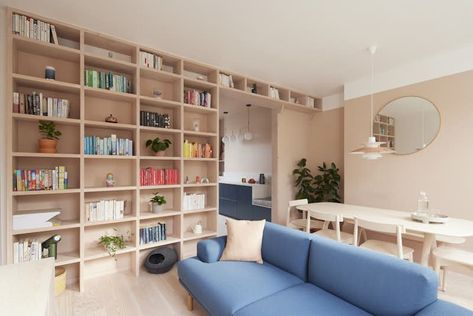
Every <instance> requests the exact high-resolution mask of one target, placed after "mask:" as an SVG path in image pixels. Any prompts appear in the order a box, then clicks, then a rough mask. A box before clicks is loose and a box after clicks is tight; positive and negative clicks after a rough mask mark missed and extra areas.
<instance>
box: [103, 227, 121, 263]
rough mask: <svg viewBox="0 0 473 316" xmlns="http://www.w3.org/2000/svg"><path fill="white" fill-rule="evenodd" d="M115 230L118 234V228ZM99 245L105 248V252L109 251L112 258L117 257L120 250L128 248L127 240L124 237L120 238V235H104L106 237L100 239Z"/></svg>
mask: <svg viewBox="0 0 473 316" xmlns="http://www.w3.org/2000/svg"><path fill="white" fill-rule="evenodd" d="M113 230H114V231H115V232H116V233H118V230H117V229H116V228H114V229H113ZM99 245H101V246H103V247H104V248H105V250H107V252H108V254H109V255H110V257H115V255H116V254H117V251H118V250H120V249H125V247H126V244H125V238H124V237H123V235H119V236H118V235H115V236H109V235H104V236H101V237H100V238H99ZM115 260H116V259H115Z"/></svg>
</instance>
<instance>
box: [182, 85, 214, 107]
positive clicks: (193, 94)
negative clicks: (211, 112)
mask: <svg viewBox="0 0 473 316" xmlns="http://www.w3.org/2000/svg"><path fill="white" fill-rule="evenodd" d="M184 102H185V103H187V104H192V105H199V106H205V107H207V108H209V107H210V106H211V104H212V95H211V94H210V92H208V91H199V90H196V89H184Z"/></svg>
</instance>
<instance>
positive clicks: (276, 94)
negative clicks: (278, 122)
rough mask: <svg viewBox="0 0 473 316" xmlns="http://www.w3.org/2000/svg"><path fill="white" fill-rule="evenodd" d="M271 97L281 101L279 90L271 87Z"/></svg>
mask: <svg viewBox="0 0 473 316" xmlns="http://www.w3.org/2000/svg"><path fill="white" fill-rule="evenodd" d="M269 97H270V98H273V99H277V100H279V89H278V88H275V87H269Z"/></svg>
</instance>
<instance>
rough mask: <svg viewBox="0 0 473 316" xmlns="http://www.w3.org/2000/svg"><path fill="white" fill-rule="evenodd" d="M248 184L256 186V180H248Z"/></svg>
mask: <svg viewBox="0 0 473 316" xmlns="http://www.w3.org/2000/svg"><path fill="white" fill-rule="evenodd" d="M248 183H249V184H256V180H255V179H253V178H250V180H248Z"/></svg>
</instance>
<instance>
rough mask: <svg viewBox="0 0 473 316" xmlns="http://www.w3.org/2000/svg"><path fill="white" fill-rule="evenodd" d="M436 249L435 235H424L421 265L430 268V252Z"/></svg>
mask: <svg viewBox="0 0 473 316" xmlns="http://www.w3.org/2000/svg"><path fill="white" fill-rule="evenodd" d="M434 247H435V235H434V234H428V233H425V234H424V243H423V244H422V256H421V259H420V264H421V265H423V266H425V267H428V266H429V258H430V252H431V251H432V249H433V248H434Z"/></svg>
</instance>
